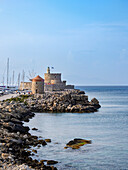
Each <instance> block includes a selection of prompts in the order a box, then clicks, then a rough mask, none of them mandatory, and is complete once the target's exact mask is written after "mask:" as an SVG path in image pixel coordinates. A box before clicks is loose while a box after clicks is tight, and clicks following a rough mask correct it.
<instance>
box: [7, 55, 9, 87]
mask: <svg viewBox="0 0 128 170" xmlns="http://www.w3.org/2000/svg"><path fill="white" fill-rule="evenodd" d="M8 83H9V58H8V60H7V87H8Z"/></svg>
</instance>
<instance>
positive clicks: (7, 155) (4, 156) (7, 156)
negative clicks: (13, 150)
mask: <svg viewBox="0 0 128 170" xmlns="http://www.w3.org/2000/svg"><path fill="white" fill-rule="evenodd" d="M9 156H10V155H9V154H8V153H2V154H1V157H2V158H3V159H7V158H9Z"/></svg>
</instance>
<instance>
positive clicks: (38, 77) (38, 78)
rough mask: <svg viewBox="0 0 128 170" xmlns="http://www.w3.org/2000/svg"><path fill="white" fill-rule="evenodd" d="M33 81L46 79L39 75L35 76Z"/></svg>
mask: <svg viewBox="0 0 128 170" xmlns="http://www.w3.org/2000/svg"><path fill="white" fill-rule="evenodd" d="M32 81H44V79H43V78H42V77H40V76H39V75H38V76H36V77H35V78H33V79H32Z"/></svg>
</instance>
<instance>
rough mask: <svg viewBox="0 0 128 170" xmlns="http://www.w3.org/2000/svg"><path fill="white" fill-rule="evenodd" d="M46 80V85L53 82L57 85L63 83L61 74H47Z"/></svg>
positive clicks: (45, 75)
mask: <svg viewBox="0 0 128 170" xmlns="http://www.w3.org/2000/svg"><path fill="white" fill-rule="evenodd" d="M44 80H45V83H51V80H55V81H56V82H57V83H60V82H61V73H55V74H53V73H51V74H48V73H45V74H44Z"/></svg>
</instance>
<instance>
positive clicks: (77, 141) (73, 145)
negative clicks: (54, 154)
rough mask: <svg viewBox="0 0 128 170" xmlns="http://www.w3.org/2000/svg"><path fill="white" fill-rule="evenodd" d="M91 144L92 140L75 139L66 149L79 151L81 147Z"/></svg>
mask: <svg viewBox="0 0 128 170" xmlns="http://www.w3.org/2000/svg"><path fill="white" fill-rule="evenodd" d="M91 143H92V142H91V140H85V139H79V138H75V139H74V140H71V141H69V142H68V143H67V144H66V147H65V149H67V148H72V149H79V148H80V147H81V146H83V145H86V144H91Z"/></svg>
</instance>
